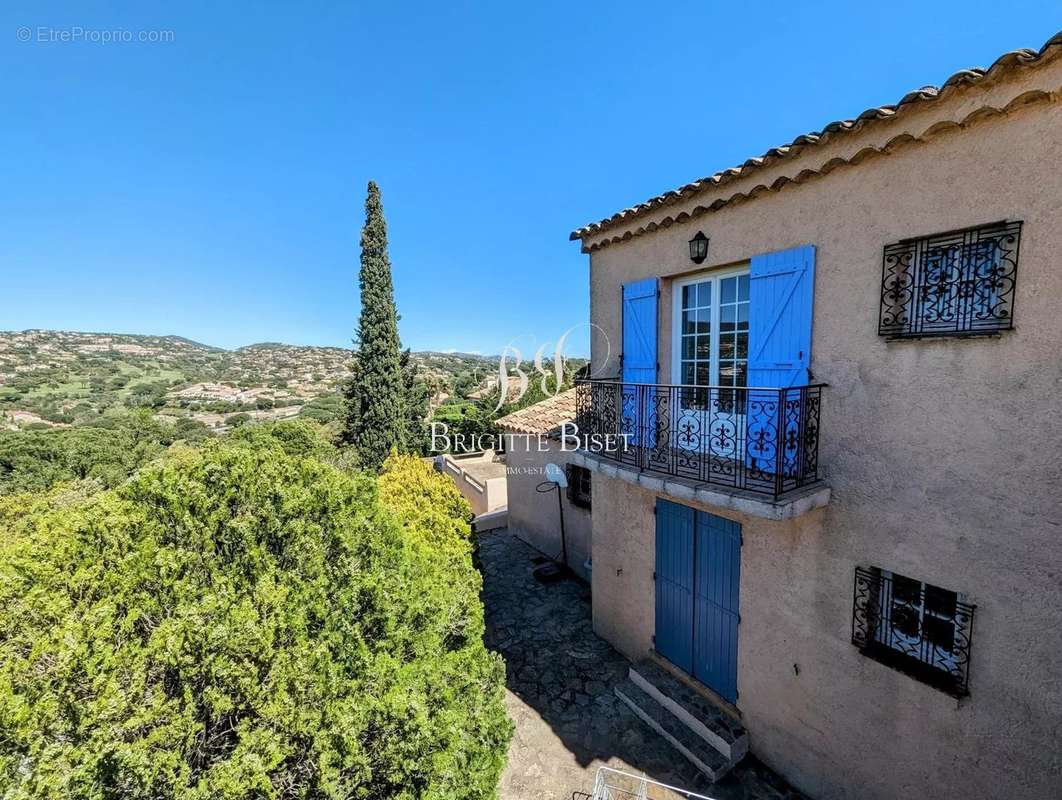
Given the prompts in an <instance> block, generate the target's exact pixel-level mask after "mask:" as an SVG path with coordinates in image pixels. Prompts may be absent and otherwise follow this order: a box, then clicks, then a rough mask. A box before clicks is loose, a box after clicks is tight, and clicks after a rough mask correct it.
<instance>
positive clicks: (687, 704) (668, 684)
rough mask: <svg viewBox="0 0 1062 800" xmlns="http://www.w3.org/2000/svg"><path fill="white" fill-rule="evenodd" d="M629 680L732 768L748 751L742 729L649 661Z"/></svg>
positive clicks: (633, 667)
mask: <svg viewBox="0 0 1062 800" xmlns="http://www.w3.org/2000/svg"><path fill="white" fill-rule="evenodd" d="M630 680H631V681H632V682H633V683H634V684H635V685H637V686H638V688H640V689H641V690H642V691H643V692H645V693H646V694H648V695H649V696H650V697H652V698H653V700H655V701H656V702H657V703H659V704H660V705H662V706H663V707H664V708H666V709H667V710H668V711H670V712H671V713H672V714H673V715H674V716H675V717H676V718H677V719H678V720H679V721H680V722H682V724H683V725H685V726H686V727H687V728H689V729H690V730H691V731H692V732H693V733H695V734H696V735H697V736H699V737H700V738H701V739H703V740H704V741H705V742H707V743H708V744H709V745H711V746H712V747H713V748H714V749H715V750H717V751H718V752H719V753H720V754H722V756H723V758H725V759H726V761H727V762H728V763H729V764H730V765H731V766H733V765H734V764H737V763H738V762H739V761H740V760H741V759H743V758H744V757H745V755H746V754H747V753H748V751H749V735H748V733H747V732H746V731H745V726H744V725H742V724H741V723H740V722H738V721H737V720H735V719H734V718H733V717H731V716H730V715H729V714H727V713H726V712H725V711H723V710H722V709H721V708H719V707H718V706H717V705H715V704H714V703H712V702H711V701H710V700H709V699H708V698H706V697H704V696H703V695H701V694H700V693H698V692H697V691H696V690H695V689H693V688H692V687H691V686H689V685H687V684H686V683H684V682H683V681H681V680H679V679H678V678H676V677H675V676H674V675H672V674H671V673H670V672H668V671H667V670H665V669H664V668H663V667H661V666H660V665H658V664H654V663H653V662H652V661H642V662H641V663H639V664H637V665H636V666H632V667H631V668H630Z"/></svg>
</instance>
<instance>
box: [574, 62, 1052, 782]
mask: <svg viewBox="0 0 1062 800" xmlns="http://www.w3.org/2000/svg"><path fill="white" fill-rule="evenodd" d="M1034 85H1035V86H1048V87H1051V86H1053V87H1054V91H1055V95H1054V97H1053V99H1052V101H1051V102H1049V103H1039V104H1036V105H1030V106H1024V107H1021V106H1020V104H1018V103H1014V104H1012V105H1011V110H1010V111H1009V112H1008V113H1006V114H1005V115H996V116H992V117H988V116H987V115H985V116H983V117H982V118H981V119H978V118H977V116H975V117H974V118H973V119H970V118H969V114H970V113H974V111H975V110H976V109H977V108H978V107H980V106H982V105H985V104H987V103H988V100H986V98H988V99H990V100H991V102H992V103H994V104H996V105H997V107H999V108H1003V107H1006V106H1007V105H1008V103H1009V102H1010V101H1011V100H1014V99H1015V98H1019V97H1020V96H1021V95H1022V94H1023V93H1024V92H1027V91H1029V90H1030V87H1033V86H1034ZM1060 86H1062V61H1058V62H1055V63H1053V64H1050V65H1048V66H1047V67H1044V68H1043V69H1042V70H1039V71H1038V72H1036V73H1030V74H1028V75H1024V76H1021V77H1020V79H1019V80H1014V81H1011V82H1009V83H1005V84H1000V85H995V86H992V87H988V88H987V89H984V90H980V89H979V90H978V91H977V92H973V93H970V94H969V95H962V96H959V97H956V98H955V100H954V101H953V102H949V103H943V102H942V103H941V104H940V105H939V106H934V107H933V108H932V109H927V110H926V111H925V112H924V113H923V112H916V113H914V114H911V115H908V116H907V117H905V118H904V120H902V121H901V120H897V121H896V122H893V123H885V124H884V126H883V127H885V128H888V127H889V126H890V125H891V126H893V128H892V129H891V130H885V131H882V130H880V129H879V130H877V131H876V132H872V128H868V129H867V131H866V132H865V133H860V134H856V135H854V136H853V137H852V138H850V139H845V140H844V141H840V140H838V141H839V143H838V144H837V145H836V146H834V145H829V146H824V147H822V148H819V149H817V150H815V152H814V153H810V151H809V153H810V154H809V155H806V156H800V157H798V158H797V159H796V160H795V162H793V163H789V164H786V165H785V169H787V170H791V171H796V170H799V169H800V168H802V166H804V165H805V162H806V165H808V166H809V168H810V165H811V164H813V163H816V164H821V163H825V162H826V161H828V160H829V159H830V158H831V157H835V156H836V157H842V156H845V154H848V155H850V154H851V153H850V152H849V151H851V152H858V150H859V149H860V147H861V146H864V145H866V142H867V141H870V140H875V137H877V139H876V140H879V141H887V140H889V139H890V137H892V138H894V137H895V136H897V135H899V134H900V133H902V127H903V126H907V127H910V129H911V130H913V131H915V132H916V133H919V134H921V133H924V132H925V131H927V130H930V131H932V129H933V126H934V125H937V124H938V123H939V122H940V120H942V119H946V118H954V119H960V120H966V123H965V127H962V128H954V127H952V128H951V129H950V130H946V131H944V132H941V133H932V132H931V133H930V134H927V135H925V136H924V141H919V142H912V143H908V144H904V145H903V146H897V147H895V149H893V150H892V151H891V152H888V153H886V154H881V155H874V156H871V157H868V158H866V159H865V160H864V161H863V162H862V163H861V164H859V165H858V166H842V167H839V168H837V169H835V170H833V171H832V172H830V173H829V174H828V175H826V176H824V177H818V178H814V179H811V180H808V181H806V182H804V183H801V184H799V185H793V184H790V185H788V186H785V187H783V188H781V189H780V190H779V191H771V192H767V193H764V194H762V195H760V196H758V197H756V198H754V199H752V200H748V201H745V202H741V203H736V204H732V205H729V206H726V207H724V208H722V209H721V210H719V211H717V212H713V213H708V214H705V215H703V216H700V217H699V218H697V219H696V220H694V221H693V222H691V223H689V224H675V225H673V226H671V227H668V228H664V229H661V230H659V231H657V232H655V233H650V234H646V235H642V236H638V237H635V238H633V239H630V240H629V241H627V242H622V243H618V244H612V245H610V246H608V247H607V248H605V249H601V250H597V251H595V252H594V253H593V254H592V257H591V317H592V321H593V322H594V323H596V324H597V325H600V326H601V327H602V328H603V329H604V330H605V332H606V333H607V335H608V336H609V338H610V339H611V341H612V342H613V343H618V342H620V340H621V334H620V306H619V297H620V290H621V286H622V284H623V283H626V282H628V281H631V280H636V279H639V278H644V277H647V276H652V275H657V276H664V277H665V278H670V277H674V276H677V275H680V274H684V273H688V272H690V271H691V267H692V265H691V264H690V262H689V259H688V250H687V247H686V241H687V240H688V239H689V238H690V237H691V236H692V235H693V234H694V233H695V232H696V231H697V230H703V231H704V232H705V234H706V235H708V236H709V237H710V238H711V245H710V249H709V260H708V262H707V263H706V264H705V265H704V266H705V267H713V266H721V265H727V264H733V263H736V262H740V261H744V260H746V259H748V258H749V257H751V256H752V255H755V254H758V253H764V252H770V251H774V250H781V249H785V248H788V247H793V246H796V245H800V244H805V243H811V244H814V245H816V247H817V261H816V279H815V304H814V331H813V345H812V362H811V369H812V372H813V374H814V378H815V380H817V381H825V382H826V383H828V384H829V388H828V389H827V390H825V392H824V395H823V411H822V436H821V451H820V455H821V463H822V465H823V468H824V471H825V474H826V478H827V480H828V481H829V483H830V484H831V485H832V487H833V499H832V501H831V503H830V505H829V506H828V507H827V508H825V509H822V510H818V511H815V512H812V513H810V514H808V515H806V516H805V517H802V518H800V519H798V520H796V521H793V522H787V523H771V522H766V521H763V520H756V519H752V518H741V517H738V516H735V515H733V514H727V513H723V514H722V515H723V516H728V517H730V518H734V519H738V521H740V522H742V524H743V526H744V536H745V545H744V548H743V551H742V565H741V568H742V581H741V613H742V625H741V628H740V634H739V642H740V644H739V664H738V689H739V692H740V699H739V702H738V706H739V708H740V709H741V711H742V713H743V714H744V717H745V722H746V724H747V726H748V728H749V731H750V735H751V741H752V748H753V750H754V751H755V752H756V753H757V754H758V755H759V756H760V757H761V758H763V759H764V760H765V761H766V762H767V763H768V764H770V765H771V766H773V767H775V768H777V769H779V770H780V771H782V772H783V773H784V774H785V775H787V776H788V777H789V778H790V779H791V780H793V781H794V782H795V783H796V784H797V785H798V786H799V787H801V788H802V789H804V790H805V791H807V792H809V793H810V794H811V795H812V796H814V797H817V798H857V797H858V798H860V800H872V799H874V798H895V797H900V796H931V797H935V798H986V799H987V798H998V797H1007V798H1048V797H1062V655H1060V654H1062V305H1060V303H1062V255H1060V254H1062V175H1060V172H1059V170H1060V166H1059V165H1062V103H1060V102H1059V94H1058V89H1059V87H1060ZM1008 98H1010V100H1008ZM901 123H902V124H901ZM779 169H782V167H779ZM769 171H770V170H768V172H769ZM760 182H766V183H768V184H769V183H770V176H767V177H766V178H765V177H764V176H763V175H757V176H754V177H753V178H750V179H749V187H751V185H752V184H758V183H760ZM735 187H737V188H741V184H740V182H739V183H738V184H732V185H731V186H729V187H727V188H726V190H725V192H722V191H721V194H723V193H725V194H730V193H732V192H734V191H735V190H736V189H735ZM710 201H711V195H709V196H708V197H707V198H704V197H701V198H696V199H695V202H691V203H690V206H691V207H692V206H693V205H696V204H706V203H707V202H710ZM660 213H661V214H663V213H664V212H660ZM667 213H669V214H674V213H675V209H674V208H672V209H669V210H668V211H667ZM1001 219H1020V220H1024V222H1025V227H1024V229H1023V232H1022V241H1021V257H1020V262H1019V271H1018V282H1017V294H1016V305H1015V322H1016V330H1015V331H1013V332H1009V333H1005V334H1004V335H1002V336H1001V337H998V338H984V339H966V340H932V341H918V342H888V341H886V340H884V339H883V338H881V337H879V336H878V335H877V315H878V304H879V287H880V279H881V256H882V247H883V246H884V245H885V244H887V243H889V242H893V241H896V240H899V239H903V238H908V237H912V236H918V235H926V234H932V233H937V232H943V231H947V230H949V229H953V228H959V227H964V226H968V225H977V224H983V223H988V222H993V221H996V220H1001ZM638 224H639V225H643V224H644V220H642V221H640V222H639V223H638ZM621 230H622V229H621ZM615 233H616V232H615V231H612V232H610V235H614V234H615ZM698 271H699V270H698ZM661 289H662V297H661V301H660V313H661V331H662V335H661V337H660V341H659V352H660V363H661V365H662V368H663V374H661V375H660V380H661V381H663V382H666V381H669V380H670V379H671V376H670V374H669V372H670V370H669V366H670V333H669V332H670V308H671V293H670V281H669V280H664V281H663V285H662V287H661ZM616 349H617V348H616V347H615V346H614V347H613V353H614V354H615V351H616ZM595 355H596V354H595ZM595 368H596V369H597V370H598V371H599V374H608V375H614V374H616V373H617V372H618V364H612V365H603V364H600V363H598V362H595ZM595 479H596V481H597V482H596V483H595V486H594V492H595V498H594V499H595V504H594V516H593V539H594V541H593V546H594V551H595V563H594V565H595V569H594V576H593V590H594V622H595V627H596V628H597V630H598V631H599V632H601V633H602V634H603V635H605V636H607V637H608V638H609V639H611V640H613V641H614V642H616V644H617V645H618V646H620V647H621V649H623V650H624V651H625V652H626V653H627V654H628V655H630V656H631V657H634V658H637V657H640V656H641V655H643V654H644V653H645V652H646V651H647V650H648V648H649V646H650V637H651V636H652V626H653V613H654V596H653V583H652V571H653V542H654V522H653V517H652V513H651V509H652V505H653V502H654V497H653V495H652V494H650V493H648V492H645V491H644V490H641V489H638V488H636V487H633V486H631V485H630V484H627V483H623V482H620V481H618V480H615V479H612V480H609V479H608V478H605V477H603V476H602V477H600V478H598V476H596V475H595ZM706 510H708V511H713V509H711V508H706ZM716 513H718V511H717V510H716ZM857 564H871V565H875V566H880V567H884V568H886V569H891V570H894V571H896V572H899V573H902V574H906V575H909V576H911V577H914V578H918V579H920V580H924V581H927V582H929V583H932V584H935V585H939V586H943V587H946V588H949V589H952V590H956V591H958V592H962V593H965V594H967V595H968V597H969V599H970V600H971V602H974V603H976V604H977V612H976V621H975V628H974V637H973V639H974V641H973V652H972V667H971V680H970V690H971V696H970V697H969V698H967V699H965V700H962V701H961V702H960V701H956V700H955V699H953V698H950V697H948V696H947V695H944V694H942V693H940V692H937V691H935V690H933V689H931V688H929V687H927V686H925V685H923V684H921V683H918V682H917V681H915V680H912V679H911V678H908V677H906V676H904V675H902V674H900V673H898V672H895V671H893V670H891V669H889V668H887V667H885V666H882V665H880V664H878V663H876V662H873V661H870V660H869V659H866V658H864V657H862V656H860V655H859V654H858V652H857V651H856V650H855V648H854V647H853V646H852V645H851V644H850V633H851V613H852V583H853V571H854V569H855V566H856V565H857ZM794 664H796V665H798V666H799V675H797V674H796V673H795V670H794V666H793V665H794Z"/></svg>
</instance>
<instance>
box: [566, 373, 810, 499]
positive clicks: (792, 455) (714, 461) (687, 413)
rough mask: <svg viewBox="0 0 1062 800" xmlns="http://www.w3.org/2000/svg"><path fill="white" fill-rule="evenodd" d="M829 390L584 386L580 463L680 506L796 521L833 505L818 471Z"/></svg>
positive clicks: (581, 393)
mask: <svg viewBox="0 0 1062 800" xmlns="http://www.w3.org/2000/svg"><path fill="white" fill-rule="evenodd" d="M823 388H824V384H815V385H809V386H791V387H788V388H732V387H721V386H678V385H669V384H647V383H624V382H622V381H615V380H588V381H580V382H579V383H578V385H577V392H576V399H577V420H576V421H577V424H578V427H579V436H580V440H581V441H580V445H581V449H580V451H579V453H578V454H577V455H578V458H577V459H576V461H577V463H585V465H586V466H588V467H590V468H591V469H595V470H596V471H599V472H603V473H605V474H616V475H618V476H619V477H623V478H626V479H627V480H629V481H631V482H632V483H638V484H640V485H642V486H644V487H646V488H648V489H651V490H655V491H658V492H663V493H665V494H669V495H671V496H674V497H676V498H679V499H686V500H697V501H700V502H704V503H707V504H709V505H715V506H722V507H727V508H733V509H735V510H738V511H743V512H746V513H750V514H754V515H756V516H761V517H766V518H770V519H785V518H791V517H794V516H798V515H800V514H802V513H804V512H806V511H808V510H810V509H812V508H816V507H818V506H822V505H825V504H826V503H827V502H828V501H829V488H828V487H826V486H824V485H823V483H822V480H821V475H820V472H819V436H820V432H821V419H820V414H821V407H822V404H821V395H822V389H823Z"/></svg>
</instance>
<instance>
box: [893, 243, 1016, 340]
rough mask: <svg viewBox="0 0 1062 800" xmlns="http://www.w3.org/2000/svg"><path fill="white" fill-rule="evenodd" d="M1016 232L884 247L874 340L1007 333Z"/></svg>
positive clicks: (1011, 324)
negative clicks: (877, 337)
mask: <svg viewBox="0 0 1062 800" xmlns="http://www.w3.org/2000/svg"><path fill="white" fill-rule="evenodd" d="M1021 226H1022V223H1021V222H995V223H992V224H990V225H983V226H980V227H976V228H965V229H963V230H958V231H952V232H950V233H942V234H937V235H935V236H928V237H924V238H921V239H906V240H904V241H901V242H896V243H895V244H890V245H886V246H885V250H884V255H883V258H882V272H881V314H880V317H879V319H878V333H879V334H880V335H882V336H888V337H890V338H919V337H925V336H962V335H976V334H988V333H997V332H999V331H1004V330H1010V329H1011V328H1013V327H1014V288H1015V286H1016V285H1017V277H1018V245H1019V244H1020V240H1021Z"/></svg>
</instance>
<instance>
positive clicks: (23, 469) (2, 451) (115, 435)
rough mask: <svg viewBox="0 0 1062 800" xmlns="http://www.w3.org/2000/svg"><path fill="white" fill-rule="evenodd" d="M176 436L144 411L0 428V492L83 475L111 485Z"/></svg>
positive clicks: (31, 488)
mask: <svg viewBox="0 0 1062 800" xmlns="http://www.w3.org/2000/svg"><path fill="white" fill-rule="evenodd" d="M176 438H177V433H176V431H175V429H174V428H173V426H171V425H166V424H163V423H161V422H157V421H156V420H154V419H152V418H151V416H150V415H149V414H147V413H145V412H131V413H119V414H111V415H109V416H107V417H101V418H100V419H99V420H98V421H97V422H95V423H94V424H93V425H91V426H84V427H73V428H55V429H51V430H26V431H0V494H4V493H8V492H24V491H39V490H43V489H47V488H49V487H51V486H52V485H54V484H55V483H57V482H60V481H70V480H80V479H83V478H95V479H98V480H99V481H100V482H101V483H103V484H104V485H105V486H116V485H117V484H118V483H120V482H121V481H123V480H125V479H126V478H127V477H129V475H130V474H131V473H132V472H133V471H134V470H136V469H137V468H138V467H139V466H140V465H141V464H144V463H146V462H147V461H150V460H151V459H153V458H157V457H158V456H159V455H161V454H162V452H163V450H164V449H165V448H166V447H167V446H169V445H170V444H171V443H172V442H173V441H174V439H176Z"/></svg>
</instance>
